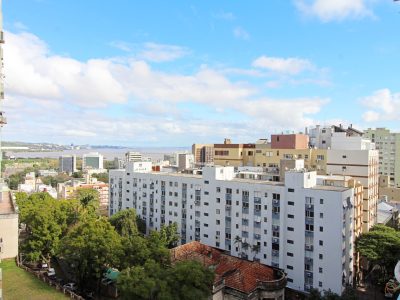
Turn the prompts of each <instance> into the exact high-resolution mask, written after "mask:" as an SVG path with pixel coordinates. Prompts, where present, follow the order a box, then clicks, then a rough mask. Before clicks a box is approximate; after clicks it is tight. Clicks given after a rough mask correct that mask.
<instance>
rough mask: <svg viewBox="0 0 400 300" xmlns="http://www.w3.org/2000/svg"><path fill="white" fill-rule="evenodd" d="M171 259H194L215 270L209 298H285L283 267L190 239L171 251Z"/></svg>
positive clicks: (250, 299)
mask: <svg viewBox="0 0 400 300" xmlns="http://www.w3.org/2000/svg"><path fill="white" fill-rule="evenodd" d="M171 260H172V262H173V263H175V262H178V261H186V260H195V261H198V262H200V263H201V264H202V265H203V266H205V267H207V268H210V269H212V270H213V271H214V274H215V279H214V285H213V290H212V299H213V300H220V299H229V300H241V299H248V300H258V299H271V300H272V299H275V300H283V299H285V287H286V275H285V273H284V271H283V270H280V269H277V268H272V267H270V266H267V265H264V264H261V263H259V262H258V261H248V260H245V259H240V258H237V257H234V256H231V255H227V254H225V253H224V251H222V250H220V249H217V248H214V247H210V246H207V245H205V244H201V243H199V242H196V241H193V242H190V243H187V244H185V245H181V246H178V247H176V248H174V249H172V250H171Z"/></svg>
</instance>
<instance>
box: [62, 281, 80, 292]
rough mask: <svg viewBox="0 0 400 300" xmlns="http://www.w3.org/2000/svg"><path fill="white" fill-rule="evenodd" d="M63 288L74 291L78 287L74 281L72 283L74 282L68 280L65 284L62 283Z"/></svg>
mask: <svg viewBox="0 0 400 300" xmlns="http://www.w3.org/2000/svg"><path fill="white" fill-rule="evenodd" d="M63 288H64V289H67V290H70V291H76V290H77V289H78V287H77V285H76V283H74V282H69V283H67V284H64V285H63Z"/></svg>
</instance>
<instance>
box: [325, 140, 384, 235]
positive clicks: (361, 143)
mask: <svg viewBox="0 0 400 300" xmlns="http://www.w3.org/2000/svg"><path fill="white" fill-rule="evenodd" d="M327 153H328V160H327V173H328V174H334V175H343V176H351V177H353V178H354V179H356V180H357V181H359V182H360V183H361V184H362V186H363V216H362V219H363V220H362V222H363V226H362V230H363V232H367V231H369V229H370V228H371V227H372V226H373V225H374V224H375V223H376V218H377V204H378V203H377V202H378V198H379V191H378V187H379V153H378V151H377V150H375V145H374V143H372V142H371V141H370V140H369V139H365V138H363V137H362V136H359V135H358V136H357V135H353V136H349V135H348V134H347V133H346V132H335V133H333V134H332V137H331V149H329V150H327Z"/></svg>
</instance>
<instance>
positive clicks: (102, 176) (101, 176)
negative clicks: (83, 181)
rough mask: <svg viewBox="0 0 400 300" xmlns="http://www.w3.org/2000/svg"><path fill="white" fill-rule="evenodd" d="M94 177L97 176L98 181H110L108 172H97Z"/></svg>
mask: <svg viewBox="0 0 400 300" xmlns="http://www.w3.org/2000/svg"><path fill="white" fill-rule="evenodd" d="M92 177H94V178H97V180H98V181H101V182H105V183H108V173H96V174H93V175H92Z"/></svg>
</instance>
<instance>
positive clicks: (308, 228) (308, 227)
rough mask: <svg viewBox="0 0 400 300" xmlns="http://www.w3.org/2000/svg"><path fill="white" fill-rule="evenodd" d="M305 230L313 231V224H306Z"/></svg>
mask: <svg viewBox="0 0 400 300" xmlns="http://www.w3.org/2000/svg"><path fill="white" fill-rule="evenodd" d="M306 231H314V225H312V224H306Z"/></svg>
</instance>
